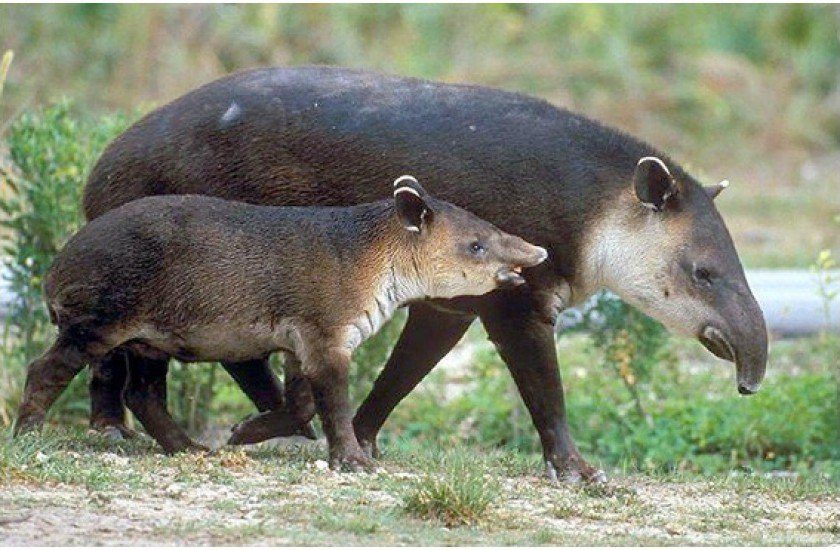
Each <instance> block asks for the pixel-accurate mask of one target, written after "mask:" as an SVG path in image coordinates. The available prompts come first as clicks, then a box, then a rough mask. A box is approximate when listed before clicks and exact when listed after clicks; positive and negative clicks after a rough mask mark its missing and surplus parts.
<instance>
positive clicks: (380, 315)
mask: <svg viewBox="0 0 840 550" xmlns="http://www.w3.org/2000/svg"><path fill="white" fill-rule="evenodd" d="M379 229H380V231H379V237H378V238H377V239H375V240H374V241H372V242H371V243H369V245H370V249H369V250H368V251H367V253H366V254H365V257H364V258H363V259H362V260H363V261H362V262H361V265H360V269H359V270H358V271H359V272H360V277H359V280H360V281H364V282H365V283H364V284H365V285H366V286H365V288H364V291H363V296H364V299H363V303H362V304H361V311H360V312H359V313H358V314H357V315H356V317H355V319H354V321H353V323H352V325H353V327H354V329H355V330H353V331H352V332H353V334H352V335H351V338H350V345H351V347H353V348H355V347H356V346H358V345H359V344H361V343H362V342H364V341H365V340H367V339H368V338H370V337H371V336H372V335H374V334H375V333H376V332H377V331H379V329H381V328H382V326H383V325H384V324H385V323H386V322H387V321H388V320H390V319H391V317H393V315H394V313H395V312H396V310H397V309H399V308H400V307H402V306H404V305H406V304H407V303H409V302H412V301H414V300H419V299H423V298H425V297H427V296H429V295H430V294H431V292H430V282H429V280H428V278H427V277H424V275H423V273H421V272H420V270H419V268H418V265H419V264H418V262H417V261H415V259H414V253H415V250H414V248H415V245H414V243H413V242H412V237H414V235H412V234H409V233H408V232H407V231H405V229H403V228H402V227H401V226H400V224H399V222H397V220H396V219H394V218H391V219H385V220H383V223H382V224H381V226H380V228H379ZM362 272H365V273H364V274H363V273H362Z"/></svg>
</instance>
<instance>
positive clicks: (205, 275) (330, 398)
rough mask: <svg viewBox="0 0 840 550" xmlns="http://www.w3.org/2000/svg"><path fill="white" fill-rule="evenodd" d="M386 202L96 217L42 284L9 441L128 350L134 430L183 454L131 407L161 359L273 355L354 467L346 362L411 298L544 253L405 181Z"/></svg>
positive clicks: (472, 290)
mask: <svg viewBox="0 0 840 550" xmlns="http://www.w3.org/2000/svg"><path fill="white" fill-rule="evenodd" d="M395 197H396V198H395V199H394V200H385V201H379V202H376V203H369V204H363V205H359V206H355V207H347V208H293V207H286V208H283V207H267V206H254V205H249V204H245V203H239V202H231V201H225V200H222V199H216V198H210V197H204V196H194V195H178V196H164V197H149V198H146V199H141V200H138V201H134V202H131V203H129V204H127V205H124V206H122V207H120V208H118V209H115V210H112V211H111V212H109V213H107V214H106V215H104V216H101V217H99V218H97V219H96V220H94V221H93V222H91V223H90V224H88V225H87V226H85V227H84V228H82V230H81V231H79V232H78V233H77V234H76V235H74V236H73V238H71V239H70V241H69V242H68V243H67V245H66V246H65V248H64V250H62V252H61V253H60V254H59V255H58V256H57V257H56V260H55V262H54V264H53V266H52V268H51V270H50V272H49V274H48V276H47V279H46V285H45V291H46V296H47V302H48V306H49V309H50V313H51V318H52V319H53V320H54V322H55V323H56V324H57V325H58V329H59V335H58V338H57V341H56V344H55V346H53V348H51V350H50V351H49V352H47V354H45V356H44V357H42V358H40V359H38V360H36V361H35V362H33V364H32V365H31V367H30V371H29V373H28V375H27V381H26V390H25V396H24V400H23V404H22V405H21V415H20V418H19V421H18V426H17V430H18V431H19V430H21V429H24V428H28V427H31V426H33V425H34V424H37V423H39V422H40V421H41V420H42V419H43V416H44V413H46V410H47V409H48V408H49V406H50V405H51V403H52V401H53V400H54V399H55V398H56V397H57V396H58V394H59V393H60V392H61V391H62V390H63V388H64V386H65V385H66V384H67V383H68V382H69V381H70V379H72V377H73V376H74V375H75V374H76V373H77V372H78V371H79V369H81V368H82V367H83V366H84V365H85V364H86V363H93V362H96V361H99V360H101V359H102V358H103V357H105V356H106V355H107V354H109V353H111V352H112V351H113V350H115V349H117V348H127V349H130V350H132V351H133V352H134V353H135V354H137V355H139V356H141V357H144V358H145V360H146V361H148V363H147V364H146V365H144V366H143V367H141V368H132V372H131V373H130V379H131V380H130V382H129V388H128V392H127V399H128V401H129V403H130V404H131V406H132V408H133V409H134V410H135V413H136V414H138V416H139V419H140V421H141V422H142V423H143V424H144V426H145V427H146V428H147V430H148V431H149V433H150V434H152V435H153V436H155V437H156V438H157V439H158V440H159V441H160V442H161V444H162V445H163V446H164V448H165V449H166V450H170V451H171V450H176V449H178V448H182V447H183V446H187V447H189V446H191V444H190V442H189V440H188V439H187V440H185V439H184V438H183V437H182V436H181V432H180V430H178V429H177V427H175V426H174V423H173V422H172V421H171V418H169V417H168V414H167V415H164V414H162V413H161V412H160V411H159V410H156V409H155V408H154V407H148V406H146V405H144V403H149V402H150V400H149V398H151V397H152V394H154V393H156V392H157V393H158V394H160V392H161V391H162V389H161V388H160V387H159V384H160V376H159V374H160V373H159V371H160V369H165V364H166V363H165V362H166V361H167V360H168V359H169V358H170V357H175V358H178V359H180V360H182V361H186V362H193V361H249V360H254V359H259V358H262V357H265V356H267V355H268V354H270V353H273V352H276V351H285V352H286V353H288V354H291V355H293V356H294V358H295V359H296V360H297V361H298V362H299V365H300V372H301V374H302V375H303V377H304V378H305V379H306V380H307V381H308V382H309V383H310V384H311V386H312V391H313V395H314V399H315V405H316V408H317V410H318V412H319V414H320V416H321V418H322V421H323V423H324V429H325V431H326V433H327V438H328V441H329V443H330V457H331V461H332V463H333V465H334V466H338V465H342V464H346V465H349V466H351V467H357V466H360V465H364V464H366V463H367V459H366V458H365V456H364V454H363V453H362V452H361V449H360V448H359V444H358V442H357V441H356V438H355V435H354V434H353V429H352V425H351V420H352V414H351V410H350V407H349V403H348V398H347V376H348V372H347V369H348V366H349V362H350V355H351V353H352V352H353V350H354V349H355V348H356V347H357V346H358V345H359V344H360V343H361V342H362V341H364V340H365V339H366V338H368V337H369V336H371V335H372V334H373V333H374V332H376V330H378V329H379V327H380V326H381V325H382V323H384V322H385V321H386V320H387V319H388V318H389V317H390V315H391V314H392V313H393V311H394V309H396V308H397V307H399V306H402V305H404V304H405V303H407V302H409V301H412V300H417V299H424V298H427V297H440V298H451V297H453V296H456V295H461V294H484V293H487V292H489V291H491V290H493V289H495V288H497V287H498V286H500V281H504V280H508V279H510V278H513V279H517V278H518V275H517V274H516V272H515V270H518V269H521V268H523V267H533V266H535V265H536V264H538V263H540V262H541V261H542V260H544V259H545V257H546V251H545V250H544V249H542V248H539V247H536V246H533V245H530V244H528V243H526V242H525V241H523V240H522V239H520V238H518V237H514V236H512V235H508V234H505V233H503V232H501V231H500V230H498V229H496V228H495V227H493V226H492V225H490V224H489V223H487V222H485V221H483V220H481V219H479V218H477V217H475V216H473V215H471V214H469V213H468V212H466V211H464V210H462V209H460V208H457V207H455V206H453V205H451V204H448V203H444V202H442V201H436V200H434V199H433V198H431V197H429V196H428V195H426V194H425V191H424V190H423V189H422V187H420V186H419V185H417V184H416V183H414V184H412V185H410V186H409V187H408V188H407V187H401V188H400V189H399V190H398V191H397V192H396V194H395ZM408 229H414V230H415V231H409V230H408ZM476 243H479V244H480V245H481V246H482V247H483V248H484V250H483V251H482V252H481V253H478V252H475V250H476V248H475V245H476ZM135 371H136V372H135ZM164 374H165V372H164Z"/></svg>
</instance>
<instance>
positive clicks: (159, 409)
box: [125, 358, 209, 454]
mask: <svg viewBox="0 0 840 550" xmlns="http://www.w3.org/2000/svg"><path fill="white" fill-rule="evenodd" d="M168 370H169V360H168V359H149V358H143V359H138V360H137V361H136V362H134V361H132V364H131V368H130V370H129V373H128V384H127V386H126V390H125V402H126V405H128V408H129V409H131V412H133V413H134V415H135V416H136V417H137V420H139V421H140V423H141V424H143V427H144V428H146V431H147V432H148V433H149V435H150V436H152V437H153V438H154V439H155V441H157V442H158V443H159V444H160V446H161V447H163V450H164V451H166V452H167V453H169V454H173V453H177V452H180V451H209V449H208V448H207V447H204V446H203V445H199V444H198V443H195V442H194V441H193V440H192V439H190V437H189V436H188V435H187V433H186V432H185V431H184V430H183V429H181V427H180V426H178V424H177V423H176V422H175V420H174V419H173V418H172V416H171V415H170V414H169V411H168V410H167V409H166V373H167V371H168Z"/></svg>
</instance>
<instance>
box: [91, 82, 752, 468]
mask: <svg viewBox="0 0 840 550" xmlns="http://www.w3.org/2000/svg"><path fill="white" fill-rule="evenodd" d="M404 172H411V173H412V174H414V175H416V176H417V177H418V178H419V179H420V180H421V181H424V182H428V187H429V191H430V192H431V193H433V194H434V195H436V196H438V197H440V198H442V199H444V200H447V201H450V202H453V203H455V204H458V205H460V206H463V207H466V208H468V209H470V210H472V211H473V212H475V213H476V214H477V215H479V216H481V217H483V218H485V219H487V220H489V221H490V222H492V223H494V224H496V225H497V226H499V227H500V228H502V229H503V230H505V231H509V232H511V233H514V234H517V235H520V236H522V237H523V238H525V239H526V240H528V241H530V242H533V243H535V244H537V245H540V246H543V247H545V248H547V249H548V251H549V254H550V256H549V260H548V261H547V262H545V263H544V264H542V265H540V266H538V267H536V268H533V269H530V270H527V271H526V273H525V278H526V280H527V282H528V285H525V286H522V287H520V288H518V289H515V290H505V291H497V292H495V293H492V294H490V295H488V296H484V297H479V298H458V299H454V300H449V301H435V302H429V301H426V302H418V303H415V304H413V305H411V306H410V308H409V317H408V321H407V324H406V326H405V329H404V331H403V333H402V335H401V336H400V339H399V342H398V343H397V345H396V348H395V349H394V352H393V354H392V355H391V357H390V359H389V360H388V362H387V364H386V365H385V368H384V370H383V371H382V373H381V374H380V376H379V378H378V379H377V381H376V383H375V385H374V388H373V390H372V391H371V393H370V395H369V396H368V397H367V399H366V400H365V401H364V403H363V404H362V405H361V407H360V409H359V411H358V412H357V414H356V416H355V419H354V428H355V431H356V435H357V437H358V439H359V441H360V442H361V443H362V445H363V446H365V447H366V448H367V449H369V450H370V451H371V452H375V450H376V448H375V441H376V436H377V433H378V431H379V429H380V427H381V426H382V424H383V423H384V421H385V419H386V418H387V417H388V414H389V413H390V412H391V410H392V409H393V408H394V407H395V406H396V405H397V404H398V403H399V402H400V400H401V399H402V398H403V397H405V396H406V395H407V394H408V392H410V391H411V389H412V388H414V386H416V385H417V384H418V383H419V382H420V380H421V379H422V378H423V377H424V376H425V375H426V374H427V373H428V372H429V371H430V370H431V369H432V367H434V365H435V364H436V363H437V362H438V360H440V359H441V358H442V357H443V356H444V355H445V354H446V353H447V352H448V351H449V350H450V349H451V348H452V347H453V345H454V344H455V343H456V342H457V341H458V340H459V339H460V338H461V336H462V335H463V334H464V331H465V330H466V329H467V327H468V326H469V325H470V323H471V322H472V321H473V320H474V319H475V318H476V316H477V317H478V318H480V319H481V322H482V324H483V325H484V327H485V328H486V330H487V332H488V334H489V337H490V339H491V340H492V341H493V342H494V344H495V345H496V347H497V349H498V351H499V353H500V355H501V356H502V358H503V359H504V360H505V362H506V363H507V365H508V368H509V369H510V371H511V374H512V375H513V378H514V380H515V381H516V384H517V386H518V388H519V391H520V394H521V395H522V398H523V400H524V401H525V404H526V406H527V407H528V410H529V412H530V413H531V416H532V419H533V422H534V425H535V426H536V428H537V431H538V432H539V436H540V440H541V442H542V446H543V453H544V457H545V461H546V464H547V468H548V473H549V475H550V476H552V477H554V476H561V477H564V478H566V479H585V480H597V479H601V478H603V473H601V472H600V471H598V470H597V469H595V468H593V467H591V466H590V465H588V464H587V463H586V461H585V460H584V459H583V458H582V457H581V455H580V454H579V452H578V450H577V449H576V447H575V444H574V442H573V440H572V437H571V435H570V433H569V428H568V425H567V418H566V411H565V405H564V398H563V387H562V384H561V380H560V374H559V372H558V366H557V360H556V356H555V346H554V326H553V323H554V320H555V318H556V314H557V311H558V310H559V309H561V308H562V307H565V306H567V305H570V304H574V303H578V302H580V301H581V300H582V299H584V298H586V297H587V296H589V295H591V294H592V293H593V292H595V291H597V290H599V289H602V288H607V289H609V290H612V291H613V292H615V293H616V294H618V295H619V296H621V297H622V298H623V299H625V300H626V301H628V302H629V303H631V304H633V305H634V306H636V307H638V308H639V309H640V310H642V311H643V312H645V313H647V314H648V315H650V316H652V317H654V318H655V319H658V320H659V321H661V322H662V323H663V324H664V325H665V326H666V327H667V328H669V329H670V330H672V331H674V332H677V333H680V334H684V335H689V336H691V337H695V338H697V339H698V340H700V342H701V343H702V344H703V345H704V346H705V347H706V348H708V349H709V350H710V351H711V352H712V353H714V354H715V355H717V356H719V357H722V358H724V359H728V360H730V361H734V362H735V365H736V377H735V378H736V385H737V389H738V391H739V392H740V393H742V394H751V393H754V392H755V391H756V390H758V387H759V384H760V383H761V381H762V378H763V376H764V372H765V365H766V360H767V333H766V328H765V324H764V319H763V316H762V313H761V310H760V309H759V307H758V304H757V303H756V301H755V299H754V298H753V296H752V293H751V291H750V289H749V287H748V285H747V282H746V280H745V277H744V272H743V269H742V267H741V263H740V261H739V259H738V255H737V253H736V251H735V248H734V246H733V243H732V239H731V237H730V235H729V232H728V231H727V228H726V226H725V224H724V222H723V220H722V218H721V216H720V214H719V213H718V211H717V209H716V208H715V206H714V203H713V199H714V197H715V196H716V195H717V194H718V192H719V191H720V190H721V189H722V188H723V186H722V185H718V186H711V187H703V186H701V185H700V184H699V183H698V182H697V181H696V180H695V179H694V178H693V177H691V176H690V175H689V174H687V173H686V172H685V171H684V170H683V169H682V168H680V166H679V165H677V164H676V163H675V162H674V161H673V160H671V159H670V158H668V157H667V156H666V155H664V154H662V153H661V152H659V151H657V150H656V149H654V148H653V147H651V146H650V145H648V144H646V143H644V142H642V141H639V140H637V139H635V138H633V137H631V136H628V135H626V134H624V133H621V132H619V131H616V130H614V129H611V128H608V127H606V126H603V125H601V124H599V123H597V122H595V121H592V120H590V119H587V118H585V117H583V116H581V115H578V114H574V113H571V112H569V111H566V110H564V109H559V108H557V107H554V106H553V105H550V104H549V103H547V102H545V101H542V100H540V99H535V98H531V97H527V96H524V95H520V94H516V93H509V92H504V91H500V90H496V89H492V88H485V87H480V86H464V85H451V84H442V83H437V82H431V81H425V80H418V79H413V78H401V77H395V76H386V75H382V74H378V73H373V72H366V71H358V70H349V69H343V68H327V67H301V68H268V69H258V70H250V71H245V72H240V73H236V74H233V75H231V76H228V77H225V78H222V79H219V80H217V81H215V82H212V83H210V84H207V85H205V86H203V87H201V88H199V89H197V90H195V91H192V92H190V93H188V94H186V95H184V96H182V97H180V98H178V99H176V100H175V101H173V102H171V103H169V104H167V105H165V106H163V107H161V108H160V109H157V110H156V111H154V112H152V113H150V114H149V115H147V116H146V117H144V118H143V119H142V120H140V121H139V122H137V123H136V124H134V125H133V126H132V127H131V128H129V129H128V130H127V131H126V132H125V133H123V134H122V135H121V136H119V137H118V138H117V139H116V140H114V142H113V143H112V144H111V145H110V146H109V147H108V149H107V150H106V151H105V153H104V154H103V155H102V157H101V158H100V160H99V162H98V163H97V165H96V166H95V168H94V169H93V171H92V173H91V175H90V179H89V181H88V184H87V187H86V189H85V193H84V210H85V214H86V216H87V218H88V219H93V218H95V217H97V216H99V215H101V214H102V213H104V212H106V211H108V210H110V209H113V208H115V207H117V206H120V205H122V204H124V203H126V202H128V201H131V200H133V199H137V198H140V197H144V196H147V195H158V194H169V193H198V194H208V195H215V196H219V197H225V198H231V199H237V200H242V201H247V202H253V203H259V204H276V205H316V204H317V205H349V204H356V203H363V202H369V201H372V200H376V199H379V198H382V193H383V192H382V186H381V185H380V184H381V182H382V181H384V180H387V179H388V178H391V177H392V176H393V174H400V173H404ZM241 267H242V269H243V270H247V269H248V266H247V265H242V266H241ZM313 276H317V273H313ZM125 353H126V355H125V356H123V355H121V354H117V355H115V356H114V357H113V358H112V359H111V360H110V361H107V362H106V363H105V364H103V365H101V366H100V368H98V369H97V372H98V375H97V376H95V377H94V382H93V384H92V388H91V389H92V394H93V395H92V397H93V402H94V407H93V410H94V418H93V422H94V424H95V425H100V426H107V425H112V426H121V422H122V414H123V413H122V407H121V405H120V402H119V391H120V389H121V388H122V387H123V384H124V381H123V380H122V379H121V375H120V372H121V368H124V367H123V365H124V364H125V361H128V363H129V364H130V363H131V361H133V360H139V359H136V358H132V357H131V355H130V354H128V352H125ZM227 367H228V369H229V370H230V371H231V373H232V374H233V375H234V378H235V379H236V380H237V381H238V382H239V383H240V385H242V386H243V389H245V390H246V392H247V393H248V394H249V395H250V396H251V397H252V399H254V401H255V403H257V405H258V406H259V408H261V409H266V408H271V407H273V406H276V405H277V404H278V403H280V401H281V399H280V397H279V391H280V389H279V388H280V387H279V385H278V382H277V381H276V379H275V378H274V376H273V374H272V373H271V371H270V370H269V368H268V364H267V362H265V361H258V362H255V363H254V362H252V363H249V364H246V365H227ZM304 390H305V388H303V389H302V390H301V391H300V392H296V391H292V392H291V393H292V395H291V397H292V398H293V399H295V398H296V397H295V396H296V395H297V398H300V399H299V400H301V401H304V402H305V401H306V396H307V395H308V394H307V393H306V392H305V391H304ZM593 391H598V390H597V388H593ZM301 396H303V397H301Z"/></svg>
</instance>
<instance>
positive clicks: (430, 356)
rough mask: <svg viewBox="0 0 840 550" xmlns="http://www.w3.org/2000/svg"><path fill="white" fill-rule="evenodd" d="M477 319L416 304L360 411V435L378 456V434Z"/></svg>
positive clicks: (370, 452) (357, 424)
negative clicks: (396, 409) (402, 402)
mask: <svg viewBox="0 0 840 550" xmlns="http://www.w3.org/2000/svg"><path fill="white" fill-rule="evenodd" d="M474 319H475V315H474V314H471V313H445V312H443V311H441V310H440V309H438V308H437V307H435V306H432V305H430V304H426V303H416V304H412V305H411V306H410V308H409V311H408V321H406V323H405V328H404V329H403V331H402V334H400V338H399V340H398V341H397V343H396V345H395V346H394V351H392V352H391V356H390V357H389V358H388V362H387V363H386V364H385V368H383V369H382V372H381V373H379V376H378V377H377V379H376V381H375V382H374V384H373V389H371V391H370V393H369V394H368V396H367V397H366V398H365V400H364V402H363V403H362V404H361V406H360V407H359V410H358V412H356V417H355V418H354V419H353V425H354V426H355V430H356V437H358V438H359V442H360V443H361V444H362V447H363V448H364V449H365V451H367V453H368V455H369V456H371V457H372V458H376V457H377V455H378V450H377V448H376V436H377V434H378V433H379V430H380V428H382V425H383V424H384V423H385V420H386V419H387V418H388V415H389V414H391V411H393V410H394V407H396V406H397V405H398V404H399V402H400V401H402V400H403V398H405V396H406V395H408V394H409V392H411V390H413V389H414V387H415V386H417V384H419V383H420V381H421V380H423V378H424V377H425V376H426V375H427V374H429V371H431V370H432V368H433V367H434V366H435V365H436V364H437V363H438V361H440V360H441V359H442V358H443V356H444V355H446V354H447V353H449V350H451V349H452V347H453V346H455V344H457V343H458V340H460V339H461V337H462V336H463V335H464V333H465V332H466V331H467V328H469V326H470V324H471V323H472V322H473V320H474Z"/></svg>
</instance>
